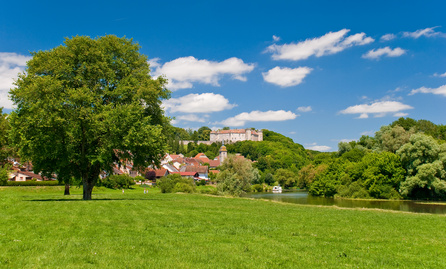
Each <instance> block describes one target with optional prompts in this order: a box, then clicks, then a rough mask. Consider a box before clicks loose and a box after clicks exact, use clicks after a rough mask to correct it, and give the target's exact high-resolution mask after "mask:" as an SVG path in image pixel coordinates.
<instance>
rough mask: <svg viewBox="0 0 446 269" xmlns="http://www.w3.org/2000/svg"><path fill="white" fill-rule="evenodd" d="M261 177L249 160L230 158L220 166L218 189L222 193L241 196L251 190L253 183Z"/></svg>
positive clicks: (232, 156)
mask: <svg viewBox="0 0 446 269" xmlns="http://www.w3.org/2000/svg"><path fill="white" fill-rule="evenodd" d="M259 177H260V175H259V172H258V170H257V169H255V168H253V167H252V165H251V162H250V161H249V160H246V159H243V158H237V157H236V156H234V155H230V156H228V158H226V159H225V161H224V162H223V164H221V165H220V173H219V174H218V175H217V189H218V191H219V192H220V193H223V194H229V195H234V196H240V195H241V194H243V193H246V192H249V191H250V190H251V182H253V181H255V180H258V178H259Z"/></svg>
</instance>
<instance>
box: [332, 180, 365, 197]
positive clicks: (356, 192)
mask: <svg viewBox="0 0 446 269" xmlns="http://www.w3.org/2000/svg"><path fill="white" fill-rule="evenodd" d="M338 195H339V196H340V197H345V198H357V199H370V198H371V197H370V195H369V193H368V192H367V190H366V189H365V188H364V186H362V185H361V183H360V182H358V181H355V182H353V183H351V184H350V185H348V186H342V187H340V188H339V189H338Z"/></svg>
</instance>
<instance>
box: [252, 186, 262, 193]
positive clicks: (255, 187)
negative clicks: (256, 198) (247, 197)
mask: <svg viewBox="0 0 446 269" xmlns="http://www.w3.org/2000/svg"><path fill="white" fill-rule="evenodd" d="M251 189H252V191H253V192H263V186H262V185H261V184H255V185H252V186H251Z"/></svg>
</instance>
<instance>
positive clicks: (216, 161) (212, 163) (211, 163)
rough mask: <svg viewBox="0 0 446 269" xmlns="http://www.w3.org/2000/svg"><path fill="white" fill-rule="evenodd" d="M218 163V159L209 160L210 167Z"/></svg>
mask: <svg viewBox="0 0 446 269" xmlns="http://www.w3.org/2000/svg"><path fill="white" fill-rule="evenodd" d="M219 165H220V160H209V166H210V167H217V166H219Z"/></svg>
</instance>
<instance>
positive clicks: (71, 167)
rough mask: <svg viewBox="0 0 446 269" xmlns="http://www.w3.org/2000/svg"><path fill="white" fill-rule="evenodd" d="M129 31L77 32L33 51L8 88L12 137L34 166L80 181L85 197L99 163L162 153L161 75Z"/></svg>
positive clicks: (108, 165)
mask: <svg viewBox="0 0 446 269" xmlns="http://www.w3.org/2000/svg"><path fill="white" fill-rule="evenodd" d="M139 48H140V47H139V45H138V44H136V43H134V42H133V41H132V40H129V39H126V38H118V37H116V36H110V35H109V36H104V37H98V38H96V39H92V38H90V37H85V36H76V37H73V38H71V39H66V40H65V42H64V44H63V45H60V46H58V47H56V48H54V49H51V50H49V51H39V52H34V53H32V56H33V58H32V59H31V60H30V61H29V62H28V63H27V69H26V71H25V72H24V73H22V74H20V75H19V78H18V80H17V81H16V86H17V87H16V88H15V89H12V90H11V91H10V96H11V99H12V101H13V102H14V104H15V105H16V106H17V108H16V109H15V111H13V112H12V113H11V115H10V122H11V126H12V138H13V141H14V143H15V144H16V145H17V146H18V148H19V154H20V156H21V157H22V158H26V159H29V160H31V161H32V162H33V165H34V170H35V171H37V172H42V174H43V175H46V176H49V175H51V174H56V175H57V177H58V179H59V180H62V181H65V182H68V181H69V179H71V178H72V177H75V178H81V179H82V182H83V199H84V200H90V199H91V193H92V190H93V187H94V185H95V183H96V181H97V180H98V177H99V174H100V173H101V172H102V171H111V169H112V166H113V164H114V163H118V164H120V163H122V162H123V161H132V162H133V165H134V167H136V168H141V169H142V168H143V167H145V166H147V165H148V164H157V163H158V162H159V161H158V160H159V156H162V154H163V153H164V146H165V142H164V138H163V135H162V132H163V126H165V125H166V124H167V123H168V119H167V118H166V117H165V116H164V112H163V110H162V108H161V107H160V105H161V101H162V100H163V99H165V98H168V97H169V92H168V90H167V89H165V87H164V85H165V83H166V80H165V79H164V78H162V77H159V78H157V79H153V78H152V77H151V76H150V75H149V71H150V70H149V65H148V62H147V57H146V56H144V55H142V54H141V53H140V52H139Z"/></svg>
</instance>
